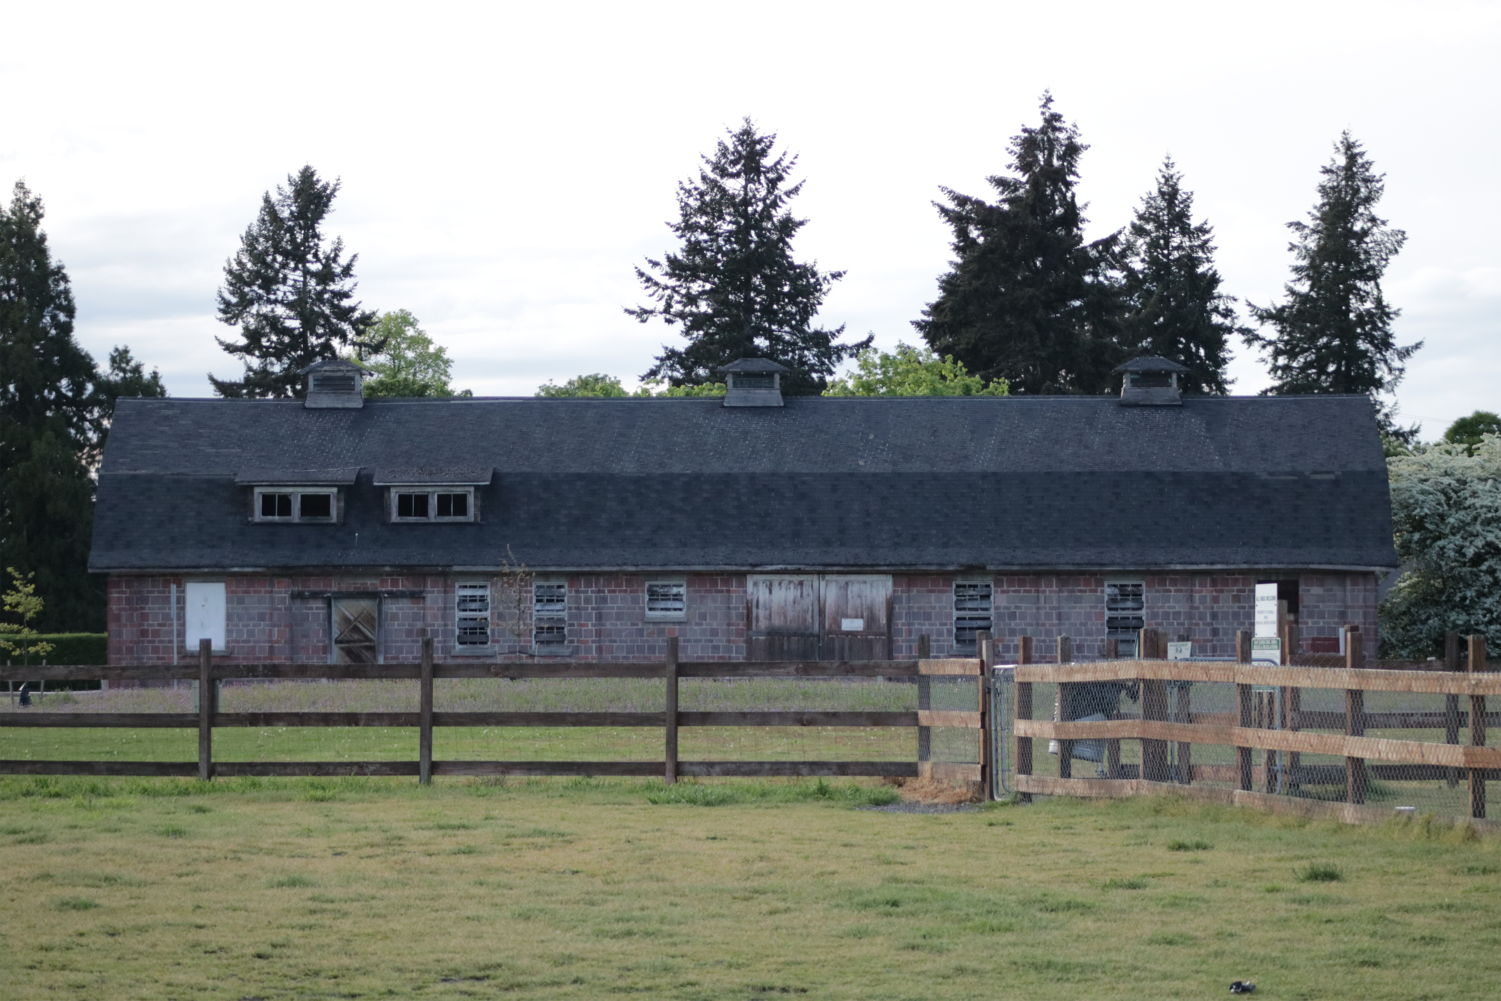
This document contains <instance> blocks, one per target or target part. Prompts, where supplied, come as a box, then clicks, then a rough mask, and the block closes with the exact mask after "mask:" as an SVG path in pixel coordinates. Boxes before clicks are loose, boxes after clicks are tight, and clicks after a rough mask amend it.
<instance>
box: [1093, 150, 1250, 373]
mask: <svg viewBox="0 0 1501 1001" xmlns="http://www.w3.org/2000/svg"><path fill="white" fill-rule="evenodd" d="M1193 198H1194V196H1193V192H1191V191H1187V190H1185V189H1184V187H1183V175H1182V174H1181V173H1180V172H1179V171H1178V169H1177V167H1176V166H1175V165H1174V164H1173V160H1172V157H1168V158H1167V159H1165V160H1164V161H1163V162H1162V169H1161V170H1159V171H1158V173H1157V188H1156V190H1155V191H1153V192H1152V193H1150V194H1148V195H1146V196H1145V197H1143V198H1142V200H1141V206H1140V207H1139V208H1138V209H1137V210H1136V217H1135V218H1134V219H1133V220H1132V222H1131V227H1130V230H1129V235H1128V237H1127V239H1126V242H1125V245H1124V248H1123V251H1122V254H1121V256H1122V258H1123V260H1124V262H1125V266H1124V269H1123V271H1124V281H1123V284H1122V291H1123V292H1124V294H1125V298H1126V303H1127V314H1126V319H1125V325H1124V330H1123V332H1122V337H1121V346H1122V347H1123V348H1124V351H1125V353H1126V354H1127V355H1129V356H1132V357H1135V356H1138V355H1156V356H1157V357H1159V358H1169V359H1171V360H1173V361H1175V362H1177V363H1178V364H1180V365H1182V366H1184V367H1185V368H1187V369H1188V373H1187V374H1186V375H1184V376H1182V386H1183V388H1184V390H1185V391H1187V392H1190V393H1225V392H1226V391H1227V390H1228V385H1229V383H1228V380H1227V379H1226V377H1225V366H1226V365H1227V364H1229V361H1230V348H1229V341H1230V336H1231V335H1232V334H1242V335H1243V334H1245V333H1246V332H1247V331H1246V330H1245V328H1243V327H1241V326H1239V324H1238V323H1237V317H1236V314H1235V300H1234V299H1233V298H1231V297H1230V296H1227V295H1224V294H1222V293H1221V292H1220V273H1219V272H1218V271H1217V270H1215V267H1214V250H1215V247H1214V230H1213V229H1212V228H1210V226H1209V223H1207V222H1200V223H1195V222H1194V219H1193Z"/></svg>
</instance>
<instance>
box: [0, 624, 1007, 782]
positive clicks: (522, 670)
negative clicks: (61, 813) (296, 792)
mask: <svg viewBox="0 0 1501 1001" xmlns="http://www.w3.org/2000/svg"><path fill="white" fill-rule="evenodd" d="M979 652H980V654H981V656H980V657H978V658H969V659H961V658H949V659H937V660H935V659H926V658H924V659H918V660H901V661H893V660H882V661H791V662H789V661H755V662H752V661H740V662H734V661H729V662H721V661H704V662H692V661H689V662H680V661H679V660H678V641H677V639H676V638H675V637H671V638H669V639H668V641H667V650H666V656H665V658H664V660H663V661H662V662H658V663H640V662H637V663H620V664H600V663H580V662H573V661H551V660H549V661H546V662H537V663H527V664H496V663H474V662H460V663H451V662H450V663H435V662H434V660H433V643H432V640H431V639H425V640H423V642H422V660H421V661H420V662H419V663H416V664H285V663H256V664H245V663H227V662H223V661H215V660H214V658H213V655H212V652H211V650H210V647H209V641H207V640H204V641H203V642H202V644H201V645H200V647H199V651H198V663H197V664H196V665H192V664H188V665H180V666H179V665H160V666H148V667H101V666H98V665H82V666H66V665H44V666H33V667H0V680H3V681H19V680H22V679H28V680H32V681H88V680H94V679H100V678H102V679H107V680H111V681H131V680H134V681H144V680H191V681H196V682H198V691H199V699H198V711H197V712H196V713H181V712H177V713H102V712H83V713H64V712H50V711H48V712H42V711H36V710H30V711H28V710H21V711H12V712H0V727H139V728H174V727H175V728H184V729H186V728H196V729H197V730H198V761H197V762H196V764H195V763H193V762H152V761H31V760H11V761H6V760H0V774H29V775H110V776H125V775H143V776H194V775H196V776H197V777H198V778H199V779H202V780H204V781H208V780H210V779H212V778H214V777H215V776H223V777H231V776H246V775H259V776H291V775H321V776H336V775H387V776H389V775H415V776H417V778H418V780H419V781H420V782H422V783H427V782H430V781H431V779H432V776H434V775H469V776H474V775H517V776H527V775H531V776H540V775H562V776H570V775H571V776H586V775H587V776H654V775H660V776H662V777H663V778H664V779H665V780H666V781H667V782H669V783H671V782H675V781H676V780H677V779H678V778H679V777H680V776H692V777H710V776H736V777H754V776H760V777H789V776H809V777H811V776H878V777H886V776H891V777H909V778H917V777H920V776H931V777H934V778H940V779H948V780H954V781H971V782H979V783H980V784H981V786H982V787H984V788H988V785H989V784H988V781H987V779H988V772H987V771H986V768H987V766H986V764H985V763H986V762H987V761H988V758H989V755H988V753H987V750H986V747H985V744H984V734H985V733H987V732H988V729H989V728H988V721H987V719H986V716H987V714H988V712H989V709H988V706H989V699H988V698H987V697H986V689H985V680H986V678H985V675H986V671H985V667H986V664H987V663H988V657H989V655H990V643H989V639H988V638H982V642H981V644H980V650H979ZM941 676H947V677H972V678H975V679H976V680H977V681H978V682H979V683H980V684H979V689H980V697H979V699H978V702H977V705H976V708H975V709H974V710H970V711H953V710H949V711H944V710H930V709H926V708H923V709H919V710H917V711H916V712H837V711H836V712H800V711H794V712H774V711H773V712H691V711H690V712H684V711H681V710H679V709H678V682H679V681H680V680H681V679H683V678H836V677H841V678H848V677H857V678H914V679H919V680H925V679H928V678H932V677H941ZM320 678H330V679H366V680H372V679H408V680H416V681H417V682H418V691H419V699H418V704H419V708H418V710H417V711H416V712H257V713H225V712H220V711H219V707H218V705H217V700H218V687H219V686H218V685H217V684H216V682H220V681H226V680H242V679H252V680H257V679H258V680H270V679H320ZM440 678H444V679H446V678H496V679H535V678H659V679H662V680H663V682H664V684H665V695H666V702H665V706H666V709H665V711H664V712H438V711H435V710H434V708H433V683H434V681H435V680H437V679H440ZM336 726H382V727H416V728H417V733H418V738H417V760H416V761H355V762H349V761H329V762H321V761H292V762H216V761H214V760H213V732H214V730H215V729H216V728H219V727H336ZM441 726H464V727H475V726H479V727H574V726H590V727H655V728H660V729H662V730H663V732H664V737H665V740H664V744H665V749H666V753H665V760H658V761H434V760H433V728H434V727H441ZM703 726H713V727H747V726H758V727H759V726H833V727H907V728H910V727H917V728H921V729H924V730H926V729H927V728H931V727H961V728H966V729H975V730H979V731H980V733H981V754H980V762H981V763H980V764H978V765H974V764H962V763H946V762H934V761H929V760H924V759H925V758H926V757H927V756H926V755H923V754H920V755H919V756H918V759H917V760H912V761H681V760H679V758H678V730H679V729H680V728H681V727H703Z"/></svg>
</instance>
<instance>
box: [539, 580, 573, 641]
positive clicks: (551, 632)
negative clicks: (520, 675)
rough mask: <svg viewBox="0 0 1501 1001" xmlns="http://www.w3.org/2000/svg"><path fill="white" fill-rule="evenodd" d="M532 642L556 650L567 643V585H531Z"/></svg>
mask: <svg viewBox="0 0 1501 1001" xmlns="http://www.w3.org/2000/svg"><path fill="white" fill-rule="evenodd" d="M532 641H533V642H534V643H535V644H536V645H537V646H538V647H553V648H558V647H561V646H563V645H564V644H565V643H567V642H568V585H567V584H540V583H539V584H533V585H532Z"/></svg>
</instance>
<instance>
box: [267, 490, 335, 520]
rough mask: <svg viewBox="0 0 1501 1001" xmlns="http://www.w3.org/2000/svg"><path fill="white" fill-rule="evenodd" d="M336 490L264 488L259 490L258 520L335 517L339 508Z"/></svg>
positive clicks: (331, 518)
mask: <svg viewBox="0 0 1501 1001" xmlns="http://www.w3.org/2000/svg"><path fill="white" fill-rule="evenodd" d="M336 493H337V491H334V490H301V489H298V488H296V487H291V488H287V489H272V488H269V487H265V488H261V489H258V490H256V492H255V520H256V521H285V522H294V523H295V522H300V521H333V520H334V516H335V514H336V513H337V511H338V504H337V503H336V498H335V494H336Z"/></svg>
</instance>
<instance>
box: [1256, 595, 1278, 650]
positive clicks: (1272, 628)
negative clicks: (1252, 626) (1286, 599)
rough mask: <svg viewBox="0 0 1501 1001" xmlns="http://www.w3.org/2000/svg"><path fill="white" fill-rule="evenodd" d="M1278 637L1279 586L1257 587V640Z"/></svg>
mask: <svg viewBox="0 0 1501 1001" xmlns="http://www.w3.org/2000/svg"><path fill="white" fill-rule="evenodd" d="M1276 635H1277V585H1276V584H1257V585H1256V638H1260V637H1263V636H1271V637H1276Z"/></svg>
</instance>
